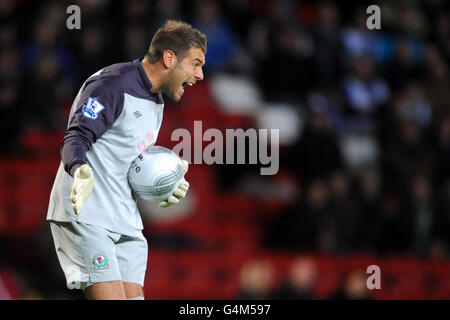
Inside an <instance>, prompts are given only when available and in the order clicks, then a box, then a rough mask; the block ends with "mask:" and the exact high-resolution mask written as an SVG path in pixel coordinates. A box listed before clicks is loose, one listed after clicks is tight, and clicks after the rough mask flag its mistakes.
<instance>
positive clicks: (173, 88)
mask: <svg viewBox="0 0 450 320" xmlns="http://www.w3.org/2000/svg"><path fill="white" fill-rule="evenodd" d="M175 70H176V69H175ZM175 70H172V71H171V73H170V74H169V75H168V76H167V81H165V82H164V83H163V84H162V86H161V91H162V92H164V93H165V94H166V95H167V96H168V97H169V98H170V99H172V100H173V101H180V99H181V96H180V97H178V96H177V92H178V89H179V86H178V84H177V82H178V81H176V77H175V74H174V73H175Z"/></svg>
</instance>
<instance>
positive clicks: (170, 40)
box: [145, 20, 206, 63]
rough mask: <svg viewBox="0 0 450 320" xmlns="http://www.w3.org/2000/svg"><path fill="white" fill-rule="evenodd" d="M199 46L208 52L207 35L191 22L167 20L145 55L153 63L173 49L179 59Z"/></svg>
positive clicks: (157, 32)
mask: <svg viewBox="0 0 450 320" xmlns="http://www.w3.org/2000/svg"><path fill="white" fill-rule="evenodd" d="M192 47H193V48H199V49H201V50H202V51H203V53H205V54H206V36H205V35H204V34H203V33H202V32H201V31H199V30H197V29H195V28H193V27H192V26H191V25H190V24H187V23H185V22H182V21H176V20H167V21H166V23H165V24H164V25H163V26H162V27H161V28H159V29H158V30H157V31H156V33H155V35H154V36H153V39H152V42H151V43H150V48H149V49H148V51H147V54H146V55H145V57H146V58H147V60H148V61H149V62H151V63H154V62H156V61H158V60H159V59H160V58H161V57H162V55H163V52H164V51H166V50H172V51H173V52H174V53H175V55H176V56H177V58H178V59H183V58H184V55H185V53H186V51H188V50H189V49H190V48H192Z"/></svg>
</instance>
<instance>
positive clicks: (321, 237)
mask: <svg viewBox="0 0 450 320" xmlns="http://www.w3.org/2000/svg"><path fill="white" fill-rule="evenodd" d="M373 2H375V3H376V4H377V5H379V6H380V8H381V29H380V30H369V29H368V28H367V26H366V20H367V18H368V16H369V15H368V14H367V13H366V8H367V6H368V5H370V4H374V3H373ZM70 4H76V5H78V6H80V8H81V30H68V29H67V28H66V19H67V17H68V16H69V15H68V14H67V13H66V8H67V6H68V5H70ZM168 18H180V19H183V20H185V21H187V22H189V23H191V24H192V25H193V26H195V27H197V28H198V29H200V30H201V31H202V32H204V33H205V34H206V35H207V37H208V52H207V55H206V58H207V59H206V60H207V63H206V65H205V81H206V82H208V83H210V85H211V87H212V89H213V90H215V91H214V94H215V95H216V98H217V100H218V101H219V104H220V102H221V101H222V102H223V103H222V105H221V107H222V108H223V109H224V110H225V111H227V108H234V110H232V111H233V112H236V111H237V112H242V113H245V114H251V116H252V117H253V118H254V119H255V121H256V123H259V126H260V127H264V126H263V125H262V123H268V124H269V126H270V125H272V127H277V123H276V121H281V123H282V124H281V126H278V128H281V129H280V157H281V158H280V172H279V175H277V176H276V177H266V179H264V181H263V183H268V184H269V183H276V184H280V185H278V187H277V190H281V189H282V185H284V183H287V182H285V181H288V182H289V183H290V184H291V185H293V186H294V187H293V190H294V191H293V192H291V193H290V195H289V196H287V198H286V203H287V204H288V205H287V207H286V208H287V209H286V210H284V211H283V212H282V213H280V214H279V215H278V216H277V217H276V219H274V221H273V222H274V223H273V224H271V227H270V230H266V234H267V237H266V239H265V240H266V243H265V245H266V246H267V247H268V248H277V249H278V248H282V249H290V250H294V251H300V252H301V251H318V252H330V253H348V252H369V253H376V254H381V255H383V254H389V253H404V254H412V255H416V256H426V257H428V256H438V257H448V255H449V250H450V233H449V232H448V231H449V230H450V179H449V178H450V175H449V174H450V171H449V169H450V168H449V164H450V75H449V64H450V10H449V3H448V2H447V1H445V0H421V1H419V0H392V1H368V2H367V1H358V2H354V1H341V2H338V1H331V0H325V1H294V0H276V1H271V0H223V1H203V0H188V1H181V0H153V1H146V0H130V1H112V0H95V1H94V0H77V1H71V2H70V3H69V2H67V1H31V0H2V1H0V21H1V22H0V48H1V49H0V70H1V72H0V110H1V112H2V116H1V117H0V121H1V123H0V130H1V135H2V140H1V144H2V145H1V148H0V152H1V153H2V154H4V156H8V155H11V154H19V153H20V152H23V149H22V146H21V144H20V139H19V137H20V134H21V132H23V130H25V129H28V128H45V129H47V130H55V131H58V130H64V128H65V127H66V121H67V115H68V111H69V109H70V106H71V104H72V101H73V98H74V96H75V95H76V92H77V91H78V89H79V87H80V86H81V83H82V82H83V81H84V80H85V79H86V78H87V77H89V76H90V75H91V74H93V73H94V72H96V71H98V70H99V69H100V68H102V67H104V66H107V65H110V64H113V63H117V62H123V61H131V60H134V59H137V58H142V57H143V56H144V54H145V52H146V50H147V49H148V46H149V43H150V40H151V37H152V35H153V34H154V32H155V31H156V29H157V28H158V27H159V26H160V25H161V24H162V23H163V22H164V21H165V20H166V19H168ZM226 79H232V82H233V81H235V83H239V84H241V83H242V86H240V88H239V89H241V90H244V89H245V88H247V89H248V90H247V91H245V90H244V92H246V93H249V92H253V93H254V96H256V97H259V98H258V99H257V98H255V99H253V100H251V99H250V98H251V97H252V95H250V94H249V95H248V96H246V97H240V98H241V99H242V101H243V102H242V106H239V105H237V106H236V103H234V105H233V104H231V106H230V105H227V103H226V102H227V100H226V99H225V98H223V94H222V93H223V92H226V90H227V89H229V88H230V87H231V88H232V86H233V84H229V83H228V82H227V81H226ZM239 81H240V82H239ZM255 92H256V93H255ZM221 94H222V95H221ZM226 98H228V99H231V98H233V97H230V96H229V97H226ZM246 99H247V100H246ZM249 99H250V100H249ZM238 101H239V100H238ZM244 101H245V103H247V104H245V103H244ZM249 101H250V102H249ZM255 101H256V102H258V105H257V106H255V104H256V102H255ZM238 103H239V102H238ZM252 104H253V105H252ZM174 107H176V105H174ZM249 110H250V111H249ZM268 111H273V112H274V114H278V115H279V116H280V118H277V116H274V117H272V116H268V117H267V118H265V119H261V115H270V113H267V112H268ZM230 112H231V111H230ZM249 112H250V113H249ZM252 112H253V113H252ZM280 119H281V120H280ZM293 119H296V120H295V121H294V122H292V121H293ZM199 120H200V119H199ZM264 121H265V122H264ZM287 123H293V124H292V125H285V124H287ZM220 168H221V170H220V172H218V174H219V177H220V175H222V177H223V181H227V179H228V180H229V179H232V178H233V177H234V178H236V177H238V175H241V173H242V172H241V171H242V169H239V168H237V166H230V168H224V166H220ZM222 169H223V170H222ZM240 170H241V171H240ZM230 173H231V174H230ZM246 177H248V176H246ZM280 177H281V178H280ZM259 178H260V179H261V177H259ZM283 178H286V179H283ZM233 180H236V179H233ZM268 181H269V182H268ZM280 181H281V182H280ZM231 187H236V186H235V185H234V186H231ZM226 188H230V185H224V189H226ZM245 189H246V190H245V191H247V192H251V190H250V189H252V186H248V185H247V187H246V188H245ZM265 190H269V189H268V187H267V188H266V189H265ZM275 193H276V192H275ZM260 196H262V197H263V196H265V197H271V196H275V195H274V194H272V193H271V194H267V193H266V194H260ZM298 263H299V264H300V263H301V266H302V268H297V269H296V268H293V271H292V272H291V276H290V277H291V278H292V281H291V282H292V283H291V284H288V285H286V287H284V288H282V290H281V291H280V292H279V293H278V294H277V297H278V296H280V297H285V296H292V295H294V296H298V297H301V298H308V297H310V292H309V288H310V287H311V282H312V281H313V279H314V273H315V272H316V271H315V270H314V269H313V268H312V267H311V264H310V262H308V261H306V262H305V261H300V262H298ZM251 268H256V269H257V271H256V273H257V274H258V273H262V278H264V277H270V275H266V276H265V274H266V273H267V272H269V271H267V270H266V269H265V267H264V265H263V266H261V265H257V266H251ZM296 270H300V271H296ZM243 272H244V273H245V272H247V273H248V272H250V271H245V270H244V271H243ZM269 273H270V272H269ZM245 279H246V280H245V281H244V284H243V287H245V288H247V287H248V288H250V289H249V290H250V291H251V292H247V291H246V290H243V292H242V297H247V296H254V295H255V296H257V297H259V296H258V292H259V291H261V292H265V291H264V290H263V289H261V288H259V287H260V286H262V287H263V286H264V281H262V280H258V279H260V278H257V280H256V285H254V284H253V283H252V277H251V276H250V277H245ZM360 280H361V277H360V276H359V275H358V274H354V275H349V277H348V279H347V280H346V282H345V283H343V285H342V291H340V292H336V298H342V297H347V296H353V295H354V296H358V297H365V294H366V293H365V291H364V290H363V289H361V288H362V287H361V281H360ZM254 287H256V288H254ZM297 287H298V288H297ZM252 290H253V291H252ZM260 297H261V298H263V296H260Z"/></svg>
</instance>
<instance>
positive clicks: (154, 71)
mask: <svg viewBox="0 0 450 320" xmlns="http://www.w3.org/2000/svg"><path fill="white" fill-rule="evenodd" d="M141 65H142V67H143V68H144V71H145V74H146V75H147V78H148V80H149V81H150V83H151V84H152V88H151V89H150V91H151V92H152V93H159V92H160V83H161V80H160V77H159V76H158V75H159V74H160V73H159V72H158V66H157V65H156V64H152V63H150V62H149V61H148V60H147V59H146V58H144V59H143V60H142V61H141Z"/></svg>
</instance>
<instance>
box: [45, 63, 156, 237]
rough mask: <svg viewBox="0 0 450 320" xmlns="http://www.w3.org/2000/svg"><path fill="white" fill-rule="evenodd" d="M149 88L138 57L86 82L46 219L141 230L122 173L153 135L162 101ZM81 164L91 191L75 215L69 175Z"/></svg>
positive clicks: (74, 111)
mask: <svg viewBox="0 0 450 320" xmlns="http://www.w3.org/2000/svg"><path fill="white" fill-rule="evenodd" d="M151 87H152V85H151V83H150V81H149V79H148V77H147V75H146V74H145V71H144V69H143V67H142V65H141V63H140V61H139V60H135V61H133V62H127V63H119V64H115V65H112V66H109V67H106V68H104V69H102V70H100V71H98V72H97V73H95V74H94V75H92V76H91V77H90V78H89V79H87V80H86V82H85V83H84V84H83V86H82V87H81V89H80V91H79V92H78V94H77V96H76V98H75V100H74V102H73V105H72V108H71V110H70V115H69V121H68V126H67V131H66V134H65V136H64V140H63V143H62V146H61V159H62V161H61V164H60V166H59V169H58V172H57V174H56V178H55V182H54V184H53V188H52V191H51V194H50V203H49V208H48V212H47V220H55V221H71V220H75V221H79V222H83V223H88V224H92V225H97V226H101V227H104V228H105V229H108V230H110V231H114V232H118V233H121V234H126V235H136V234H139V233H140V232H141V230H142V228H143V226H142V219H141V216H140V214H139V211H138V209H137V205H136V201H135V200H134V199H133V197H132V193H131V189H130V186H129V184H128V180H127V172H128V168H129V166H130V163H131V162H132V161H133V160H134V159H135V158H136V157H137V156H138V155H139V153H141V152H142V151H143V150H144V149H145V148H146V147H148V146H150V145H153V144H154V143H155V141H156V139H157V137H158V133H159V129H160V126H161V121H162V117H163V109H164V101H163V99H162V95H161V94H157V95H156V94H153V93H152V92H151V91H150V89H151ZM84 163H87V164H89V165H90V166H91V167H92V170H93V172H94V179H95V182H94V189H93V191H92V193H91V195H90V197H89V198H88V200H87V201H86V203H85V204H84V206H83V209H82V211H81V213H79V214H78V215H76V214H75V213H74V212H73V209H72V205H71V201H70V192H71V188H72V182H73V178H72V176H73V173H74V171H75V170H76V168H78V167H79V166H80V165H81V164H84Z"/></svg>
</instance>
